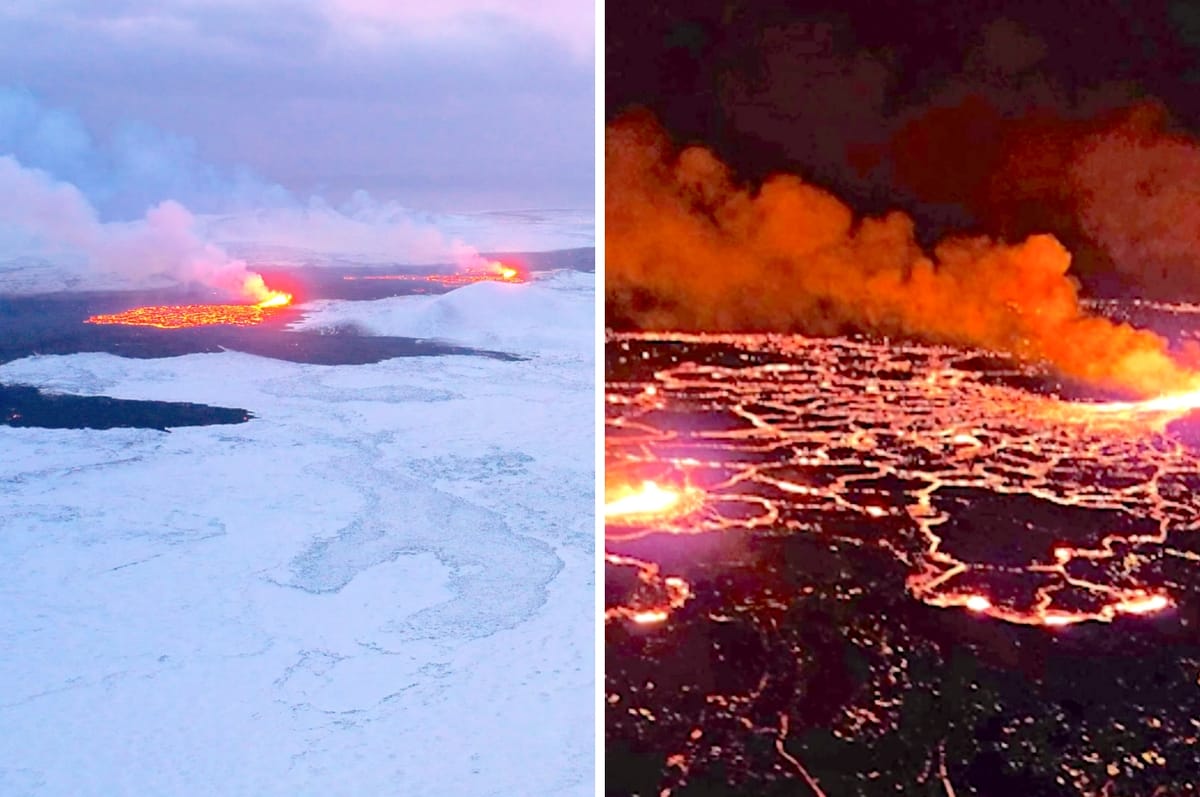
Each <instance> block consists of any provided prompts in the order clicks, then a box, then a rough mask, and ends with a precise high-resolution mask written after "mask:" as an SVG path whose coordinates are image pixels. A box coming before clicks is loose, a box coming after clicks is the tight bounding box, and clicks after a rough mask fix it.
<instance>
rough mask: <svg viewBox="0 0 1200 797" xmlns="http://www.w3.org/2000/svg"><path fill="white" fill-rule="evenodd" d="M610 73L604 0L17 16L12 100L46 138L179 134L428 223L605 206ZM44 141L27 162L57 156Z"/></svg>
mask: <svg viewBox="0 0 1200 797" xmlns="http://www.w3.org/2000/svg"><path fill="white" fill-rule="evenodd" d="M593 60H594V5H593V3H592V2H590V1H589V0H569V2H560V3H535V2H532V0H439V2H437V3H415V2H412V3H393V2H387V0H264V1H261V2H255V3H245V2H234V1H233V0H166V1H165V2H164V0H113V2H106V3H103V4H96V3H94V2H91V0H9V2H6V3H4V4H3V5H2V6H0V75H3V76H4V77H3V83H4V84H5V85H0V89H6V90H9V91H10V93H11V92H12V91H16V92H19V94H17V95H13V96H18V97H20V98H23V99H22V102H23V103H24V105H23V106H22V107H24V108H25V109H26V111H28V108H29V107H32V106H36V107H37V108H38V109H40V110H39V113H40V114H41V116H40V117H39V119H40V121H38V122H37V124H38V125H39V126H41V127H44V126H45V125H46V124H52V125H53V124H58V125H59V126H65V127H68V128H71V129H72V130H74V129H75V128H76V127H78V128H82V129H83V130H84V131H86V135H87V136H89V137H91V141H90V142H89V143H88V146H91V147H96V148H100V149H104V148H106V147H109V146H116V147H117V148H118V149H120V148H121V147H122V146H124V147H125V148H126V149H128V148H129V147H130V141H131V140H134V141H136V140H137V139H138V138H139V136H146V135H152V136H154V137H157V140H158V141H159V143H160V144H161V142H162V140H163V138H164V136H165V138H166V139H167V140H169V141H170V142H171V146H172V147H174V148H175V149H177V150H180V151H181V153H182V154H183V155H186V157H188V158H191V159H193V160H195V161H196V162H198V163H204V164H211V166H212V168H214V169H217V170H219V171H221V172H222V173H233V172H234V170H236V169H237V168H238V167H244V168H245V169H247V170H248V171H249V172H250V173H251V174H252V175H253V176H254V177H255V178H257V179H259V180H261V181H263V182H266V183H277V184H279V185H280V186H283V187H284V188H286V189H287V190H288V191H290V192H293V193H294V194H296V195H307V194H311V193H318V194H321V195H322V196H324V197H326V198H328V199H330V200H331V201H341V200H342V199H344V198H345V197H346V196H348V195H349V194H350V192H352V191H354V190H355V189H366V190H368V191H370V192H371V193H372V195H373V196H375V197H376V198H379V199H386V200H396V201H399V202H401V203H403V204H405V205H407V206H410V207H415V208H422V209H429V210H483V209H512V208H564V207H565V208H590V207H591V206H592V204H593V196H594V189H593V179H594V177H593V176H594V168H593V160H594V151H595V150H594V132H593V131H594V126H593V119H594V88H593V86H594V82H593V80H594V79H593ZM10 99H11V96H10ZM46 109H54V110H55V111H61V112H62V114H63V115H60V116H58V117H54V115H53V114H51V115H50V117H47V115H46V113H45V110H46ZM26 116H27V117H28V116H29V114H28V113H26ZM47 118H50V121H49V122H47V121H46V119H47ZM54 119H58V122H55V121H54ZM63 119H66V121H65V122H63V121H62V120H63ZM9 121H10V122H11V119H10V120H9ZM27 121H28V119H27ZM4 122H5V119H4V109H3V108H0V127H3V125H4ZM39 130H40V128H39ZM147 130H148V131H151V132H150V133H147ZM26 132H27V133H28V131H26ZM44 132H45V131H44V130H40V132H39V134H38V136H36V137H35V138H37V139H38V141H41V140H43V139H45V138H46V137H45V136H42V135H41V133H44ZM60 132H61V131H60ZM2 134H3V130H0V135H2ZM71 135H74V136H75V137H78V135H79V134H78V132H77V131H76V132H73V133H71ZM131 136H132V139H131ZM10 138H11V136H10ZM30 138H31V137H30V135H29V134H26V135H25V137H24V140H23V143H22V142H18V144H20V146H18V144H14V143H13V142H12V141H11V140H10V141H9V142H8V149H10V150H12V151H14V152H15V154H16V155H17V156H18V159H19V160H21V161H22V162H25V163H27V164H29V163H30V162H31V161H36V160H38V158H39V157H42V158H43V159H45V158H49V157H50V155H47V154H46V153H45V152H38V151H37V150H38V148H39V147H41V148H42V149H44V148H45V146H46V145H45V144H41V143H38V142H37V141H34V142H33V143H30ZM63 138H64V136H62V135H59V136H57V138H55V136H53V135H52V136H50V139H51V140H55V141H57V142H59V143H57V144H55V145H54V146H55V147H57V148H59V149H61V148H62V144H61V142H62V140H63ZM66 138H70V136H66ZM114 142H116V143H115V144H114ZM122 142H123V143H122ZM4 143H5V142H3V141H0V146H2V145H3V144H4ZM22 148H23V151H22ZM60 154H61V153H60ZM32 165H39V164H36V163H33V164H32ZM42 168H47V170H49V171H55V170H53V169H50V168H49V167H47V166H42ZM60 176H61V175H60ZM69 177H70V179H72V181H73V182H79V180H77V179H75V177H76V176H75V175H69Z"/></svg>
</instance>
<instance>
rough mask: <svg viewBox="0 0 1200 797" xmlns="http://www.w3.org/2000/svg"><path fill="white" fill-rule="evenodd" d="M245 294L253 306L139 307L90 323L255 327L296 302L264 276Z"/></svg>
mask: <svg viewBox="0 0 1200 797" xmlns="http://www.w3.org/2000/svg"><path fill="white" fill-rule="evenodd" d="M243 292H244V293H245V294H247V295H248V296H249V297H250V298H253V299H255V300H256V301H255V302H254V303H253V304H182V305H151V306H148V307H135V308H133V309H132V310H126V311H124V312H121V313H112V314H106V315H105V314H102V315H93V316H91V317H89V318H88V319H86V323H88V324H123V325H127V326H145V327H158V328H159V329H182V328H186V327H199V326H210V325H215V324H225V325H229V326H243V327H244V326H254V325H256V324H261V323H262V322H263V321H265V320H266V319H267V318H269V317H270V316H271V315H272V314H273V313H275V312H278V311H279V310H281V309H283V308H285V307H287V306H288V305H290V304H291V303H292V295H291V294H290V293H285V292H283V291H276V290H271V289H270V288H268V287H267V286H266V284H265V283H264V282H263V280H262V277H261V276H259V275H257V274H254V275H252V276H250V277H248V278H247V279H246V281H245V283H244V284H243Z"/></svg>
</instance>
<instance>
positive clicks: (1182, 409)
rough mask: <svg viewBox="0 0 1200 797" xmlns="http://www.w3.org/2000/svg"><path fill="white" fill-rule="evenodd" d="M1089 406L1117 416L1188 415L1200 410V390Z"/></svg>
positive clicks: (1096, 410) (1095, 410)
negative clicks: (1144, 399) (1143, 399)
mask: <svg viewBox="0 0 1200 797" xmlns="http://www.w3.org/2000/svg"><path fill="white" fill-rule="evenodd" d="M1087 406H1088V408H1089V409H1091V410H1092V411H1093V412H1099V413H1112V414H1115V415H1128V416H1133V415H1175V416H1178V415H1186V414H1187V413H1189V412H1192V411H1193V410H1196V409H1200V389H1196V390H1189V391H1186V392H1183V393H1172V394H1169V395H1165V396H1158V397H1157V398H1152V399H1147V400H1146V401H1112V402H1109V403H1107V404H1092V405H1087Z"/></svg>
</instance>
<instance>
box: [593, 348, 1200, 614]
mask: <svg viewBox="0 0 1200 797" xmlns="http://www.w3.org/2000/svg"><path fill="white" fill-rule="evenodd" d="M610 346H614V347H616V348H617V349H618V350H619V351H620V352H621V355H620V357H618V358H617V359H618V365H619V367H618V370H619V371H622V372H626V373H627V374H628V375H627V376H626V377H625V378H623V379H618V380H615V381H612V382H610V383H609V384H608V387H607V406H608V419H607V422H606V429H607V432H606V444H605V448H606V454H607V459H608V461H609V463H610V468H622V469H630V468H633V469H637V468H641V469H643V470H645V469H659V470H660V471H661V470H664V469H666V470H671V469H674V470H677V471H683V470H686V471H687V472H688V474H689V478H690V479H692V480H693V481H694V482H695V483H697V484H702V485H703V492H701V491H700V490H698V489H697V490H695V491H694V494H691V495H689V494H688V492H687V491H686V490H684V491H676V490H675V489H673V488H664V487H662V486H660V485H659V484H657V483H655V482H652V481H651V482H645V483H643V484H642V485H641V487H640V489H634V488H625V492H624V493H623V494H610V496H608V502H607V504H606V507H605V520H606V524H607V526H608V527H609V532H608V535H607V537H608V540H609V542H610V543H620V542H627V541H630V540H636V539H638V538H641V537H646V536H648V535H653V534H656V533H661V532H669V533H672V534H678V533H680V532H686V533H690V534H703V533H714V532H718V533H719V532H735V531H742V532H746V531H755V530H758V531H762V532H764V533H770V534H800V533H803V534H817V535H821V536H823V537H825V538H827V539H828V540H829V541H830V542H831V543H832V544H837V545H838V546H839V547H841V548H843V549H845V548H846V547H847V546H852V547H855V548H868V547H869V548H875V549H879V550H885V551H890V552H891V554H892V556H894V557H895V558H896V560H897V561H898V562H899V563H900V565H901V566H902V567H903V568H904V569H905V570H906V571H907V578H906V582H907V586H908V591H909V593H910V594H911V595H912V596H913V597H915V598H917V599H919V600H921V601H923V602H925V603H926V604H928V605H931V606H938V607H959V608H962V609H966V610H968V611H969V612H970V613H971V614H973V615H976V616H986V617H992V618H994V619H997V620H1002V621H1006V622H1010V623H1016V624H1021V625H1040V626H1046V627H1062V626H1066V625H1073V624H1076V623H1080V622H1087V621H1100V622H1110V621H1112V620H1114V619H1116V618H1117V617H1119V616H1143V615H1151V614H1156V613H1160V612H1162V611H1164V610H1166V609H1168V608H1169V607H1171V606H1172V605H1174V603H1175V601H1176V597H1177V593H1179V592H1182V591H1186V590H1188V589H1191V588H1192V587H1189V586H1187V583H1190V582H1188V581H1187V579H1186V577H1185V575H1184V570H1185V569H1186V568H1194V567H1195V565H1196V563H1198V562H1200V545H1198V544H1197V543H1198V541H1197V539H1196V538H1195V536H1194V535H1193V534H1192V533H1191V532H1190V531H1189V529H1190V528H1191V527H1192V525H1193V524H1194V522H1195V518H1196V516H1197V515H1200V498H1197V497H1194V496H1200V493H1196V492H1194V491H1195V490H1196V488H1200V477H1197V476H1196V475H1195V474H1196V473H1197V472H1200V452H1197V451H1196V450H1194V449H1193V448H1190V447H1188V446H1187V445H1185V444H1184V443H1183V442H1181V441H1179V440H1177V439H1175V438H1174V437H1172V436H1171V435H1169V434H1166V433H1165V429H1166V425H1167V422H1171V421H1175V420H1178V419H1179V418H1181V417H1183V416H1185V415H1186V414H1187V412H1188V411H1189V410H1191V409H1192V408H1195V407H1196V406H1197V405H1200V393H1187V394H1182V395H1177V396H1168V397H1163V398H1159V399H1152V400H1149V401H1145V402H1117V403H1110V404H1088V403H1083V402H1068V401H1063V400H1062V399H1059V398H1056V397H1054V396H1049V395H1042V394H1039V393H1036V392H1031V391H1029V390H1028V389H1024V385H1025V384H1026V383H1028V381H1029V380H1030V379H1033V378H1034V376H1033V370H1032V369H1029V368H1024V367H1020V366H1014V365H1011V364H1010V365H1000V364H997V365H995V366H993V367H994V368H996V369H998V372H997V373H989V372H988V369H987V368H981V367H980V364H981V363H984V362H996V363H999V362H1000V361H998V360H997V359H996V358H994V357H991V359H990V360H988V358H989V357H990V355H987V354H984V353H982V352H977V351H971V350H962V349H953V348H948V347H938V346H928V345H916V344H910V345H900V346H897V345H895V344H890V345H889V344H884V343H871V342H865V341H853V340H847V339H824V340H817V339H807V338H801V337H793V336H761V335H679V334H673V335H657V336H656V335H651V334H641V335H620V336H615V337H614V338H612V339H611V341H610ZM620 363H624V364H623V365H620ZM1006 369H1007V370H1006ZM634 374H637V376H634ZM1006 379H1007V380H1008V381H1009V382H1010V383H1011V386H1010V384H1005V380H1006ZM688 489H693V488H688ZM701 505H702V511H697V509H699V508H701ZM680 518H683V520H681V519H680ZM614 526H616V527H617V528H614ZM610 547H611V546H610ZM1185 582H1186V583H1185ZM616 615H621V616H628V613H624V614H623V613H621V612H617V613H615V615H614V616H616Z"/></svg>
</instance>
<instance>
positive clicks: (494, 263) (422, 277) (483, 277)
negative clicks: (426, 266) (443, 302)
mask: <svg viewBox="0 0 1200 797" xmlns="http://www.w3.org/2000/svg"><path fill="white" fill-rule="evenodd" d="M342 279H344V280H351V281H354V280H395V281H399V282H436V283H439V284H441V285H470V284H473V283H476V282H510V283H520V282H528V281H529V277H528V275H526V274H525V273H523V272H522V271H521V270H520V269H518V268H516V267H515V266H510V265H508V264H506V263H502V262H500V261H499V260H491V261H488V264H487V266H486V267H485V268H482V269H472V270H468V271H464V272H461V273H458V274H363V275H347V276H345V277H342Z"/></svg>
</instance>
